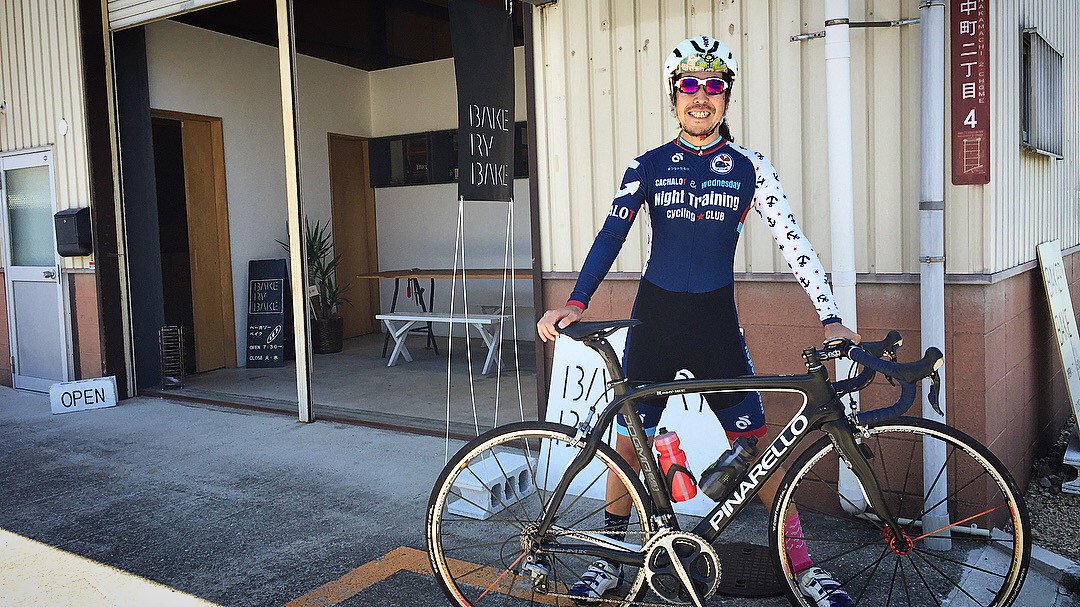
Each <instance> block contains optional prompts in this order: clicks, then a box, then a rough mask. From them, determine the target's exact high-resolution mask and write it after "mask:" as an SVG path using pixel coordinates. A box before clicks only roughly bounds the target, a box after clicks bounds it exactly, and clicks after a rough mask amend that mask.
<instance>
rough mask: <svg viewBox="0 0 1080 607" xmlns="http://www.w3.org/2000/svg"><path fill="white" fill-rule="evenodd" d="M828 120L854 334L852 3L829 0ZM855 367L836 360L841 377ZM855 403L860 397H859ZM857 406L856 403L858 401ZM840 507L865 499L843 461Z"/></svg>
mask: <svg viewBox="0 0 1080 607" xmlns="http://www.w3.org/2000/svg"><path fill="white" fill-rule="evenodd" d="M825 95H826V97H825V117H826V120H827V125H828V133H829V136H828V158H829V220H830V222H831V225H832V229H831V236H832V240H831V242H832V288H833V294H834V295H835V296H836V303H837V305H838V306H839V307H840V312H841V313H842V314H843V317H844V324H845V325H847V326H848V327H849V328H851V330H853V331H855V330H857V328H858V326H859V322H858V315H857V306H856V300H855V211H854V206H855V205H854V197H855V196H854V193H853V186H852V182H851V173H852V166H851V165H852V160H851V154H852V151H851V38H850V36H849V23H848V0H825ZM851 366H852V363H851V362H850V361H847V360H845V361H837V363H836V375H837V377H846V376H847V373H848V371H849V370H850V368H851ZM856 398H857V397H856ZM856 402H857V401H856ZM839 491H840V495H841V496H843V498H844V499H841V500H840V502H841V504H842V505H843V507H844V509H845V510H847V511H849V512H852V513H861V512H862V511H863V510H865V509H866V497H865V496H864V495H863V492H862V489H861V488H860V487H859V481H858V480H856V478H855V475H854V474H853V473H852V472H851V470H850V469H849V468H848V467H847V466H846V465H845V464H844V463H843V462H840V481H839Z"/></svg>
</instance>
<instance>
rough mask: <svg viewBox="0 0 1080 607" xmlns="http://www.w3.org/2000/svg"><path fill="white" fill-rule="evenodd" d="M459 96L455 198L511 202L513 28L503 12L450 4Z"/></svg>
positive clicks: (464, 1) (465, 0) (453, 0)
mask: <svg viewBox="0 0 1080 607" xmlns="http://www.w3.org/2000/svg"><path fill="white" fill-rule="evenodd" d="M450 37H451V40H452V42H453V46H454V69H455V71H456V73H457V96H458V196H460V197H461V198H464V199H465V200H499V201H504V202H505V201H509V200H510V199H511V197H512V196H513V187H514V24H513V20H512V19H511V16H510V13H509V12H507V11H506V10H500V9H498V8H494V7H490V6H485V5H482V4H478V3H476V2H472V1H471V0H450Z"/></svg>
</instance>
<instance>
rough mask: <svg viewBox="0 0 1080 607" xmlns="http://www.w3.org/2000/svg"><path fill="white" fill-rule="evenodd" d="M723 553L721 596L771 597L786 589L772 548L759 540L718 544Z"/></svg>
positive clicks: (721, 559)
mask: <svg viewBox="0 0 1080 607" xmlns="http://www.w3.org/2000/svg"><path fill="white" fill-rule="evenodd" d="M715 548H716V555H717V556H718V557H720V586H719V587H718V588H717V589H716V593H717V594H719V595H721V596H738V597H767V596H780V595H781V594H783V593H784V587H783V582H782V581H780V579H779V578H777V577H776V571H775V570H774V569H773V564H772V560H771V559H770V558H769V548H768V547H767V546H758V545H756V544H744V543H736V544H720V545H718V546H716V547H715Z"/></svg>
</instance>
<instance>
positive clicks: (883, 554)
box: [855, 546, 889, 605]
mask: <svg viewBox="0 0 1080 607" xmlns="http://www.w3.org/2000/svg"><path fill="white" fill-rule="evenodd" d="M888 553H889V547H888V546H886V547H885V548H882V549H881V556H879V557H878V560H877V561H876V562H875V563H874V570H873V571H871V572H870V577H868V578H866V583H865V584H863V587H862V590H861V591H860V592H859V598H857V599H856V600H855V604H856V605H858V604H859V603H861V602H862V598H863V595H864V594H866V590H867V589H868V588H870V582H873V581H874V576H875V575H877V570H878V566H879V565H881V562H882V561H884V560H885V555H886V554H888Z"/></svg>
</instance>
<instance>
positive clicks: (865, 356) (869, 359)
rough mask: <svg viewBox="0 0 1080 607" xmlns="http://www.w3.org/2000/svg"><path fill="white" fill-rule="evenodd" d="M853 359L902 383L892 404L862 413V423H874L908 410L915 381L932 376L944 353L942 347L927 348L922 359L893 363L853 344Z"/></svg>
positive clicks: (860, 415)
mask: <svg viewBox="0 0 1080 607" xmlns="http://www.w3.org/2000/svg"><path fill="white" fill-rule="evenodd" d="M848 356H849V357H850V358H851V360H853V361H855V362H857V363H859V364H860V365H862V366H864V367H866V368H867V369H872V370H874V371H877V372H878V373H882V374H884V375H887V376H889V377H892V378H894V379H896V380H898V381H899V382H900V386H901V391H900V398H899V399H897V401H896V402H895V403H894V404H893V405H892V406H890V407H885V408H884V409H875V410H873V411H866V412H863V413H860V414H859V416H858V417H859V423H862V424H871V423H873V422H877V421H881V420H885V419H891V418H894V417H898V416H901V415H903V414H904V413H907V410H908V409H910V408H911V405H912V403H914V402H915V384H916V382H918V381H919V380H921V379H924V378H926V377H929V376H930V375H932V374H933V373H934V372H935V371H936V370H937V369H938V368H939V367H940V366H941V364H942V359H943V358H944V355H943V354H942V353H941V350H938V349H937V348H934V347H931V348H927V350H926V353H925V354H924V355H923V357H922V360H917V361H915V362H910V363H894V362H890V361H887V360H881V359H880V358H877V357H876V356H874V355H873V354H871V353H870V352H867V351H866V350H864V349H862V348H861V347H854V348H851V350H850V351H849V353H848Z"/></svg>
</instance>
